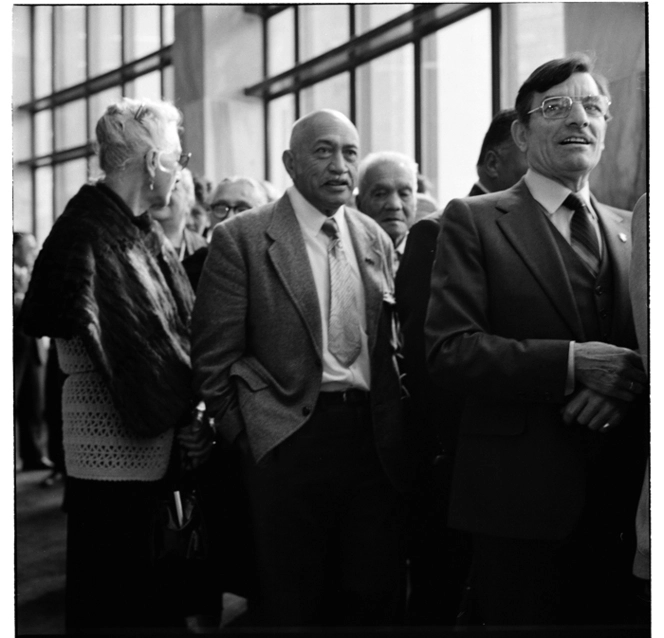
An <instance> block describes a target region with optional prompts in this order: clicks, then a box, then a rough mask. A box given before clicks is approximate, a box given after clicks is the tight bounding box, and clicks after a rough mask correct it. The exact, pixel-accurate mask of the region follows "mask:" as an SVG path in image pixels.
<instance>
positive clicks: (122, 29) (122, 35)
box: [120, 4, 127, 96]
mask: <svg viewBox="0 0 664 638" xmlns="http://www.w3.org/2000/svg"><path fill="white" fill-rule="evenodd" d="M125 8H126V7H125V5H124V4H123V5H120V67H121V68H123V69H124V65H125V60H126V57H127V56H126V55H125V36H126V31H127V30H126V29H125ZM120 86H121V87H122V95H123V96H124V95H125V94H126V92H127V87H126V86H125V78H124V72H123V73H122V83H121V84H120Z"/></svg>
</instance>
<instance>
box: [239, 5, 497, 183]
mask: <svg viewBox="0 0 664 638" xmlns="http://www.w3.org/2000/svg"><path fill="white" fill-rule="evenodd" d="M347 6H348V8H349V32H350V38H349V40H348V42H346V43H344V44H342V45H340V46H338V47H335V48H333V49H331V50H329V51H326V52H325V53H322V54H321V55H318V56H316V57H315V58H311V59H308V60H306V61H304V62H300V59H299V49H298V46H299V45H298V43H299V22H298V10H299V9H298V8H299V5H298V4H284V5H262V6H260V5H251V6H246V7H245V11H246V12H248V13H252V14H255V15H259V16H261V18H262V37H263V77H264V79H263V80H262V81H261V82H258V83H256V84H253V85H251V86H249V87H246V88H245V90H244V94H245V95H247V96H252V97H259V98H261V99H262V101H263V125H264V140H265V141H264V145H265V146H264V157H265V167H264V171H265V176H266V179H270V177H271V175H270V174H271V167H270V161H269V158H270V152H269V151H270V136H269V117H268V112H269V103H270V102H271V101H272V100H275V99H278V98H280V97H283V96H284V95H288V94H293V95H294V96H295V117H296V119H297V118H299V117H300V116H301V110H300V108H301V99H300V92H301V91H302V90H303V89H305V88H308V87H311V86H313V85H315V84H317V83H319V82H322V81H324V80H327V79H329V78H331V77H333V76H335V75H338V74H340V73H344V72H348V73H349V74H350V96H349V109H350V119H351V120H353V121H356V116H357V88H356V72H355V71H356V69H357V67H359V66H360V65H363V64H366V63H367V62H370V61H372V60H375V59H376V58H379V57H381V56H383V55H385V54H387V53H390V52H391V51H393V50H395V49H398V48H399V47H402V46H405V45H406V44H413V45H414V53H415V55H414V83H415V91H414V110H415V121H414V123H413V126H414V128H415V131H414V135H415V158H414V159H415V161H416V162H417V163H418V165H419V166H420V169H421V170H422V172H426V167H425V166H423V165H422V144H423V140H422V124H421V114H422V77H421V61H422V57H421V56H422V51H421V42H422V39H423V38H424V37H426V36H428V35H430V34H432V33H434V32H436V31H439V30H440V29H444V28H445V27H447V26H450V25H452V24H454V23H456V22H458V21H460V20H463V19H464V18H467V17H469V16H471V15H474V14H475V13H479V12H480V11H484V10H487V9H488V10H489V11H490V16H491V18H490V21H491V44H490V50H491V75H492V88H491V102H492V111H493V112H494V113H495V112H497V111H498V110H499V109H500V92H501V86H500V78H501V73H500V71H501V69H500V39H501V5H500V4H496V3H478V4H468V3H460V4H455V5H450V4H447V3H435V4H416V5H415V6H414V7H413V9H411V10H410V11H407V12H405V13H403V14H402V15H400V16H397V17H396V18H393V19H392V20H389V21H388V22H386V23H384V24H381V25H379V26H378V27H376V28H374V29H371V30H370V31H366V32H363V33H362V34H360V35H356V15H355V9H356V7H357V5H355V4H348V5H347ZM291 7H293V8H294V12H295V13H294V21H295V24H294V38H295V43H294V45H295V65H294V66H293V67H292V68H291V69H288V70H287V71H284V72H282V73H279V74H277V75H275V76H272V77H269V76H268V59H267V58H268V52H269V44H270V43H269V37H268V21H269V19H270V18H271V17H273V16H275V15H276V14H278V13H280V12H281V11H285V10H286V9H289V8H291Z"/></svg>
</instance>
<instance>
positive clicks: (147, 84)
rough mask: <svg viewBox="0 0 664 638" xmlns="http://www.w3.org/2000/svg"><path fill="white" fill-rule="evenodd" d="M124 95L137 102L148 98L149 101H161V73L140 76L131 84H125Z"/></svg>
mask: <svg viewBox="0 0 664 638" xmlns="http://www.w3.org/2000/svg"><path fill="white" fill-rule="evenodd" d="M125 95H126V96H127V97H133V98H136V99H137V100H142V99H143V98H149V99H151V100H160V99H161V73H160V72H159V71H153V72H152V73H148V74H147V75H141V77H139V78H136V79H135V80H133V81H132V82H127V85H126V89H125Z"/></svg>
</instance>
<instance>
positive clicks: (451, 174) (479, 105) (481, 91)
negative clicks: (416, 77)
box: [422, 10, 492, 207]
mask: <svg viewBox="0 0 664 638" xmlns="http://www.w3.org/2000/svg"><path fill="white" fill-rule="evenodd" d="M422 50H423V56H422V57H423V68H422V81H423V91H422V99H423V104H424V107H425V108H424V109H423V114H424V117H423V118H422V139H423V145H422V156H423V162H422V164H423V167H424V170H425V174H426V176H427V177H428V178H429V179H430V180H431V181H432V182H433V184H434V188H435V191H436V192H435V194H436V197H437V199H438V203H439V204H440V206H441V207H442V206H444V205H445V204H446V203H447V202H448V201H449V200H450V199H452V198H453V197H463V196H465V195H467V194H468V191H470V188H471V187H472V185H473V183H474V182H475V181H476V180H477V173H476V171H475V165H476V164H477V157H478V155H479V151H480V148H481V146H482V140H483V139H484V134H485V133H486V130H487V128H488V127H489V123H490V122H491V117H492V91H491V88H492V82H491V14H490V12H489V11H488V10H485V11H481V12H479V13H476V14H474V15H472V16H470V17H468V18H466V19H465V20H461V21H459V22H456V23H454V24H452V25H450V26H449V27H448V28H446V29H441V30H440V31H437V32H436V33H434V34H433V35H431V36H429V37H428V38H425V41H424V42H423V45H422ZM459 51H464V54H463V58H464V60H463V64H460V63H459ZM469 78H470V80H469Z"/></svg>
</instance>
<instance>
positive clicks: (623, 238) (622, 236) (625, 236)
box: [618, 233, 627, 244]
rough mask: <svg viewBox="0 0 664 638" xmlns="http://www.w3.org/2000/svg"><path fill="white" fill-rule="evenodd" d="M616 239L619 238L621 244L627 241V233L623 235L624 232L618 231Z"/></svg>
mask: <svg viewBox="0 0 664 638" xmlns="http://www.w3.org/2000/svg"><path fill="white" fill-rule="evenodd" d="M618 239H620V241H621V242H622V243H623V244H626V243H627V235H625V233H618Z"/></svg>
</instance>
